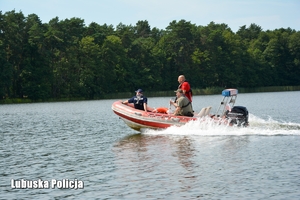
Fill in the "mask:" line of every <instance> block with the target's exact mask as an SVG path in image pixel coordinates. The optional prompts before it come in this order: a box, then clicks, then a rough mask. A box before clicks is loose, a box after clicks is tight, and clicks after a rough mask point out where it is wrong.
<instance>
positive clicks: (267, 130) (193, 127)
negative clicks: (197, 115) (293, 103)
mask: <svg viewBox="0 0 300 200" xmlns="http://www.w3.org/2000/svg"><path fill="white" fill-rule="evenodd" d="M249 123H250V126H248V127H236V126H233V127H232V126H229V125H224V124H222V123H220V124H219V123H216V122H215V121H213V120H212V119H210V118H201V119H199V120H196V121H191V122H189V123H187V124H185V125H183V126H181V127H175V126H172V127H169V128H167V129H164V130H149V129H145V130H142V134H148V135H183V136H184V135H186V136H188V135H204V136H222V135H232V136H234V135H262V136H269V135H270V136H271V135H300V124H299V123H291V122H279V121H276V120H273V119H272V118H271V117H270V118H269V119H267V120H265V119H262V118H259V117H257V116H255V115H252V114H250V115H249Z"/></svg>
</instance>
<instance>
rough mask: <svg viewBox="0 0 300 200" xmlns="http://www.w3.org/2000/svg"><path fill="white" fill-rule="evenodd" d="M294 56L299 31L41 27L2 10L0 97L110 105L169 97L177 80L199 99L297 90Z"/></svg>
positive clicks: (78, 24)
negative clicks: (108, 101) (140, 96)
mask: <svg viewBox="0 0 300 200" xmlns="http://www.w3.org/2000/svg"><path fill="white" fill-rule="evenodd" d="M299 52H300V32H299V31H295V30H292V29H290V28H287V29H283V28H281V29H276V30H273V31H271V30H268V31H263V29H262V28H261V27H260V26H258V25H256V24H254V23H253V24H251V25H250V26H249V27H246V26H241V28H240V29H239V30H238V31H237V32H236V33H234V32H232V30H231V29H230V28H229V27H228V26H227V25H226V24H216V23H214V22H211V23H209V24H208V25H207V26H196V25H195V24H192V23H191V22H188V21H185V20H180V21H175V20H174V21H172V22H170V24H169V25H168V26H167V27H166V29H165V30H160V29H157V28H155V27H154V28H152V29H151V27H150V25H149V23H148V21H146V20H144V21H138V22H137V23H136V24H135V25H124V24H122V23H120V24H119V25H117V26H116V27H115V28H114V27H113V26H112V25H107V24H104V25H99V24H97V23H94V22H93V23H91V24H90V25H89V26H85V24H84V20H83V19H80V18H71V19H65V20H59V19H58V17H55V18H53V19H51V20H50V21H49V23H42V22H41V21H40V19H39V17H38V16H37V15H35V14H31V15H28V16H27V17H25V16H24V15H23V13H22V12H15V11H14V10H13V11H10V12H6V13H4V14H2V12H1V11H0V95H1V96H2V97H3V98H4V99H22V98H23V99H26V101H43V100H50V99H51V100H53V99H83V98H84V99H97V98H107V97H108V96H110V95H115V94H117V93H128V92H129V93H132V92H133V91H134V90H136V89H137V88H143V89H144V90H145V91H147V92H149V94H153V95H154V94H157V93H160V92H162V93H164V94H168V91H173V90H174V89H175V88H177V86H178V82H177V77H178V76H179V75H180V74H184V75H185V76H186V78H187V79H188V81H189V82H190V83H191V85H192V88H194V91H195V92H196V93H200V94H211V93H214V92H215V91H216V90H218V91H219V90H220V88H224V87H228V88H229V87H236V88H255V87H256V88H259V87H265V86H268V87H270V86H286V85H289V86H297V85H300V53H299ZM13 101H14V100H13ZM13 101H11V102H13ZM18 101H19V100H18Z"/></svg>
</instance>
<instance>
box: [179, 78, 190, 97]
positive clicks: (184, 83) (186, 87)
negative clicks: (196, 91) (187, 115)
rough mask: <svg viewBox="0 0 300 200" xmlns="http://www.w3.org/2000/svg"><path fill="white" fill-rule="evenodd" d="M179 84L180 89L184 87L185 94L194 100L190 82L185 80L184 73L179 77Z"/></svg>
mask: <svg viewBox="0 0 300 200" xmlns="http://www.w3.org/2000/svg"><path fill="white" fill-rule="evenodd" d="M178 82H179V86H178V89H182V91H183V94H184V95H185V96H186V97H187V98H188V99H189V100H190V102H192V95H193V94H192V90H191V86H190V84H189V83H188V82H187V81H186V80H185V77H184V75H180V76H179V77H178Z"/></svg>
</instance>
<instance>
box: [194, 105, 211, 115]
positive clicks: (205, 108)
mask: <svg viewBox="0 0 300 200" xmlns="http://www.w3.org/2000/svg"><path fill="white" fill-rule="evenodd" d="M210 110H211V106H209V107H204V108H202V109H201V111H200V112H199V114H198V115H197V116H198V117H204V116H206V115H209V113H210Z"/></svg>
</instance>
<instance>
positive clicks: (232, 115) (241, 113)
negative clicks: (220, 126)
mask: <svg viewBox="0 0 300 200" xmlns="http://www.w3.org/2000/svg"><path fill="white" fill-rule="evenodd" d="M226 117H227V118H228V119H229V120H230V124H232V125H237V126H248V125H249V122H248V118H249V113H248V110H247V108H246V107H243V106H234V107H233V108H232V109H231V111H227V112H226Z"/></svg>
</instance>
